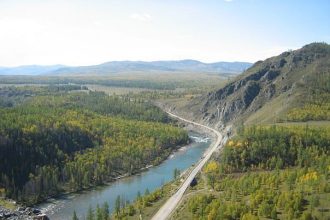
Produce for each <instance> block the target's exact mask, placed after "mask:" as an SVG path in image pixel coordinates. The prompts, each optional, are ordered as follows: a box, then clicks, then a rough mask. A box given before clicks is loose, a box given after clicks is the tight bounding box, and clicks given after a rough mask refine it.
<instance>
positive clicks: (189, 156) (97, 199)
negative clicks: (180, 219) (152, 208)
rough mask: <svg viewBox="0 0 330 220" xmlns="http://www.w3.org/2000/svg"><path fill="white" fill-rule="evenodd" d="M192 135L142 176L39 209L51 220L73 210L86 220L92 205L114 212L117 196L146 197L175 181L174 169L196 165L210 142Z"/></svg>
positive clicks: (61, 219)
mask: <svg viewBox="0 0 330 220" xmlns="http://www.w3.org/2000/svg"><path fill="white" fill-rule="evenodd" d="M189 136H190V138H191V139H192V140H193V142H192V143H191V144H190V145H187V146H184V147H182V148H180V149H179V150H178V151H176V152H174V153H173V154H172V155H171V156H170V157H169V158H168V159H167V160H165V161H164V162H163V163H161V164H160V165H159V166H156V167H151V168H149V169H148V170H146V171H144V172H142V173H141V174H138V175H134V176H130V177H126V178H122V179H119V180H116V181H114V182H113V183H110V184H108V185H106V186H102V187H97V188H95V189H93V190H89V191H85V192H82V193H74V194H70V195H66V196H62V197H60V198H56V199H49V200H47V201H46V202H45V203H42V204H40V205H38V208H40V209H41V210H42V211H43V213H45V214H46V215H47V216H48V217H49V218H50V219H51V220H65V219H71V218H72V214H73V210H75V211H76V213H77V215H78V217H79V218H80V219H85V215H86V213H87V210H88V208H89V206H90V205H91V206H92V207H93V208H95V207H96V205H97V204H100V205H102V204H103V203H104V202H106V201H107V202H108V203H109V207H110V212H112V211H113V209H114V204H115V200H116V198H117V196H118V195H119V196H120V197H121V198H124V201H127V200H129V201H133V200H134V199H135V198H136V196H137V194H138V192H140V193H141V194H143V193H144V192H145V191H146V189H148V190H149V191H150V192H152V191H153V190H155V189H157V188H159V187H160V186H162V185H163V184H164V183H167V182H169V181H171V180H173V173H174V169H175V168H177V169H179V170H181V171H184V170H186V169H187V168H189V167H190V166H192V165H193V164H194V163H196V162H197V161H198V160H199V159H200V158H201V157H202V155H203V153H204V151H205V150H206V148H207V147H209V145H210V144H211V140H210V139H209V138H207V137H206V136H203V135H201V134H198V133H195V132H189Z"/></svg>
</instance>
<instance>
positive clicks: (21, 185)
mask: <svg viewBox="0 0 330 220" xmlns="http://www.w3.org/2000/svg"><path fill="white" fill-rule="evenodd" d="M0 92H1V93H2V94H6V96H5V95H4V96H2V97H8V98H7V102H6V100H5V101H2V103H7V104H5V105H2V108H1V109H0V114H1V118H0V161H1V164H0V189H1V190H0V192H2V193H3V194H5V195H6V197H8V198H13V199H15V200H17V201H19V202H21V203H24V204H27V205H29V204H34V203H36V202H39V201H42V200H43V199H45V198H47V197H49V196H54V195H57V194H58V193H60V192H63V191H69V192H71V191H78V190H81V189H85V188H89V187H91V186H94V185H100V184H104V183H106V182H108V181H112V180H114V179H115V178H116V177H118V176H120V175H123V174H128V175H129V174H133V173H136V172H139V170H140V169H141V168H144V167H145V166H147V165H150V164H153V165H155V164H158V163H160V162H161V161H162V160H164V159H165V158H167V156H168V155H169V154H170V152H171V151H172V150H173V149H175V148H176V147H177V146H179V145H183V144H186V143H187V142H188V141H189V140H188V135H187V132H186V131H184V130H182V129H181V128H179V127H177V126H176V125H175V122H174V121H172V120H170V119H169V118H167V116H166V115H165V114H164V113H163V112H162V111H161V110H160V109H158V108H156V107H154V106H152V105H151V104H150V103H148V102H144V101H142V100H137V99H134V100H132V99H130V98H127V97H124V96H108V95H106V94H104V93H100V92H91V91H89V92H88V91H87V90H86V88H82V87H80V86H79V88H78V87H76V86H70V85H64V86H55V87H54V86H50V87H22V88H2V89H1V90H0ZM3 99H4V98H3ZM8 103H10V104H8Z"/></svg>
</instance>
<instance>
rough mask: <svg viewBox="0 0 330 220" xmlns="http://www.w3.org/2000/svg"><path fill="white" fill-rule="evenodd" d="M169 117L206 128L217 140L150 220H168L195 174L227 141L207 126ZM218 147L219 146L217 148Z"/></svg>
mask: <svg viewBox="0 0 330 220" xmlns="http://www.w3.org/2000/svg"><path fill="white" fill-rule="evenodd" d="M167 113H168V114H169V115H170V116H172V117H174V118H178V119H180V120H182V121H185V122H188V123H191V124H194V125H196V126H200V127H203V128H206V129H208V130H211V131H212V132H214V133H215V134H216V136H217V140H216V142H215V143H214V144H213V145H212V146H211V147H209V148H208V149H207V151H206V152H205V154H204V158H203V159H202V160H200V161H199V162H198V163H197V165H196V166H195V168H194V169H193V170H192V171H191V173H190V174H189V176H188V177H187V178H186V179H185V181H184V182H183V184H182V185H181V187H180V188H179V189H178V191H176V193H175V194H173V195H172V196H171V197H170V198H169V199H168V200H167V201H166V203H165V204H164V205H163V206H162V207H161V208H160V209H159V210H158V212H157V213H156V214H155V215H154V216H153V217H152V220H165V219H168V218H169V216H170V215H171V213H172V212H173V211H174V210H175V208H176V207H177V205H178V204H179V202H180V200H181V199H182V196H183V194H184V192H185V191H186V190H187V188H188V187H189V185H190V183H191V181H192V180H193V179H194V178H195V176H196V174H197V173H198V172H199V171H200V170H201V169H202V167H203V166H204V165H205V163H206V162H207V161H208V160H209V159H210V157H211V155H212V153H213V152H214V151H215V150H216V149H217V148H218V147H221V146H222V145H223V144H224V143H225V142H226V141H227V136H226V137H223V136H222V134H221V133H220V132H219V131H217V130H215V129H213V128H210V127H208V126H205V125H202V124H199V123H196V122H193V121H189V120H187V119H184V118H181V117H179V116H177V115H174V114H173V113H170V112H167ZM219 145H220V146H219Z"/></svg>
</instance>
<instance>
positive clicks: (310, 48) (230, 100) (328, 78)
mask: <svg viewBox="0 0 330 220" xmlns="http://www.w3.org/2000/svg"><path fill="white" fill-rule="evenodd" d="M317 88H325V90H327V89H329V88H330V45H328V44H325V43H312V44H309V45H306V46H304V47H303V48H301V49H298V50H295V51H287V52H284V53H282V54H280V55H279V56H276V57H271V58H269V59H267V60H265V61H258V62H256V63H255V64H254V65H253V66H252V67H251V68H249V69H248V70H246V71H245V72H244V73H243V74H241V75H240V76H239V77H237V78H236V79H235V80H234V81H232V82H231V83H229V84H227V85H226V86H225V87H223V88H221V89H219V90H218V91H215V92H212V93H209V94H207V95H205V96H202V97H199V98H196V99H195V100H193V101H192V102H191V103H190V104H189V106H188V108H189V109H190V110H191V111H193V112H194V115H197V116H199V117H200V118H199V119H200V120H201V121H204V123H207V124H212V125H214V126H215V127H218V126H219V125H220V124H222V123H227V122H238V121H240V120H241V119H245V121H246V120H254V123H255V121H256V120H259V121H264V122H267V121H268V122H269V121H271V120H274V118H276V117H280V116H281V115H283V114H284V113H285V112H287V111H288V110H289V109H292V108H293V107H297V106H299V105H302V104H303V103H304V102H305V101H306V100H305V98H306V97H307V96H308V93H311V91H312V90H313V89H317ZM323 92H326V93H328V94H329V92H330V91H323ZM252 115H257V117H256V116H255V117H254V118H253V116H252ZM251 117H252V118H251Z"/></svg>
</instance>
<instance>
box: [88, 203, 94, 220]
mask: <svg viewBox="0 0 330 220" xmlns="http://www.w3.org/2000/svg"><path fill="white" fill-rule="evenodd" d="M86 220H94V211H93V209H92V206H91V205H90V206H89V208H88V211H87V217H86Z"/></svg>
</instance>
